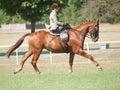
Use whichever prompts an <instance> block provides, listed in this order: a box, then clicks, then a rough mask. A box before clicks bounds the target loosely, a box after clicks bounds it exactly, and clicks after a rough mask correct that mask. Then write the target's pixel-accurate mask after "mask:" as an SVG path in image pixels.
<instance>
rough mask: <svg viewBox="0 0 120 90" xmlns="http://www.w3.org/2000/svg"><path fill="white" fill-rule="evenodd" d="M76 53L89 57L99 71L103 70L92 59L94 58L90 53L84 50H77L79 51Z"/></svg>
mask: <svg viewBox="0 0 120 90" xmlns="http://www.w3.org/2000/svg"><path fill="white" fill-rule="evenodd" d="M77 54H79V55H81V56H84V57H86V58H88V59H90V60H91V62H93V63H94V64H95V65H96V67H97V69H98V70H100V71H102V70H103V69H102V67H101V66H100V65H99V63H98V62H96V61H95V60H94V58H93V57H92V56H91V55H90V54H88V53H86V52H84V51H83V50H79V52H78V53H77Z"/></svg>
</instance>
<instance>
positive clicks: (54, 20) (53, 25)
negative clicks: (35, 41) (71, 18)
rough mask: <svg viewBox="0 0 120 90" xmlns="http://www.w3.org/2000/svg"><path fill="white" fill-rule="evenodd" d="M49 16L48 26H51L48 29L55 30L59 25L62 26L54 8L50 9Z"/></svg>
mask: <svg viewBox="0 0 120 90" xmlns="http://www.w3.org/2000/svg"><path fill="white" fill-rule="evenodd" d="M49 18H50V26H51V28H50V30H55V29H56V28H57V27H58V26H59V25H60V26H63V22H59V18H58V15H57V12H56V11H55V10H52V12H51V13H50V17H49Z"/></svg>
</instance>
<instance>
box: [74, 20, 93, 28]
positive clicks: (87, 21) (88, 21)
mask: <svg viewBox="0 0 120 90" xmlns="http://www.w3.org/2000/svg"><path fill="white" fill-rule="evenodd" d="M92 22H93V21H90V20H86V21H85V22H83V23H80V24H78V25H76V26H74V27H75V28H78V27H80V26H82V25H84V24H87V23H92Z"/></svg>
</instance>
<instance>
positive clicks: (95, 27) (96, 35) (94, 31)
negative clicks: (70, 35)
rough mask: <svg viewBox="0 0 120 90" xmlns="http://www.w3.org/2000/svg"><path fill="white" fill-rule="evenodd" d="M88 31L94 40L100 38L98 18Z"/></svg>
mask: <svg viewBox="0 0 120 90" xmlns="http://www.w3.org/2000/svg"><path fill="white" fill-rule="evenodd" d="M88 33H89V34H90V36H91V38H92V41H93V42H96V41H98V39H99V20H98V19H97V20H96V22H93V24H92V25H90V26H89V28H88Z"/></svg>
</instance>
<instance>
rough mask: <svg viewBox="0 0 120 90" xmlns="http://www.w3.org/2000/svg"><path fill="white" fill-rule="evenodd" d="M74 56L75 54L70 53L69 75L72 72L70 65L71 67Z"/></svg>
mask: <svg viewBox="0 0 120 90" xmlns="http://www.w3.org/2000/svg"><path fill="white" fill-rule="evenodd" d="M74 56H75V54H74V53H72V52H70V56H69V72H70V73H71V72H73V70H72V65H73V60H74Z"/></svg>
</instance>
